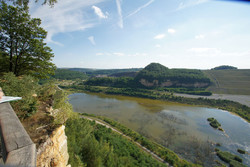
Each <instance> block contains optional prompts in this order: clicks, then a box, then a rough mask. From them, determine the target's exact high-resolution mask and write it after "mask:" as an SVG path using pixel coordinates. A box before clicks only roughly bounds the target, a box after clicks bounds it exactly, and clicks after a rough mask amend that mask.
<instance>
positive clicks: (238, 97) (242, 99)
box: [174, 93, 250, 107]
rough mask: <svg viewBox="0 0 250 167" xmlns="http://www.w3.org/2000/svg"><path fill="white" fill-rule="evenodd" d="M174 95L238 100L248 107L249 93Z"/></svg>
mask: <svg viewBox="0 0 250 167" xmlns="http://www.w3.org/2000/svg"><path fill="white" fill-rule="evenodd" d="M174 95H176V96H182V97H189V98H199V97H202V98H208V99H224V100H231V101H235V102H239V103H241V104H244V105H246V106H248V107H250V96H249V95H229V94H213V95H211V96H197V95H187V94H180V93H175V94H174Z"/></svg>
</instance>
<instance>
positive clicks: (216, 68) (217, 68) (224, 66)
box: [211, 65, 237, 70]
mask: <svg viewBox="0 0 250 167" xmlns="http://www.w3.org/2000/svg"><path fill="white" fill-rule="evenodd" d="M236 69H237V67H233V66H228V65H222V66H218V67H215V68H212V69H211V70H236Z"/></svg>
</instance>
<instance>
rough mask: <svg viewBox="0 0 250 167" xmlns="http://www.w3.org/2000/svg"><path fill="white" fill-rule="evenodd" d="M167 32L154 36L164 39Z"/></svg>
mask: <svg viewBox="0 0 250 167" xmlns="http://www.w3.org/2000/svg"><path fill="white" fill-rule="evenodd" d="M165 36H166V35H165V34H158V35H156V36H155V37H154V39H162V38H165Z"/></svg>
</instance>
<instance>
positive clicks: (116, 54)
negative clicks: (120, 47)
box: [113, 52, 125, 56]
mask: <svg viewBox="0 0 250 167" xmlns="http://www.w3.org/2000/svg"><path fill="white" fill-rule="evenodd" d="M113 55H115V56H125V54H124V53H119V52H117V53H113Z"/></svg>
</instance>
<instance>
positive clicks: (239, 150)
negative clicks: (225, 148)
mask: <svg viewBox="0 0 250 167" xmlns="http://www.w3.org/2000/svg"><path fill="white" fill-rule="evenodd" d="M237 151H238V152H239V153H240V154H246V151H245V150H242V149H238V150H237Z"/></svg>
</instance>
